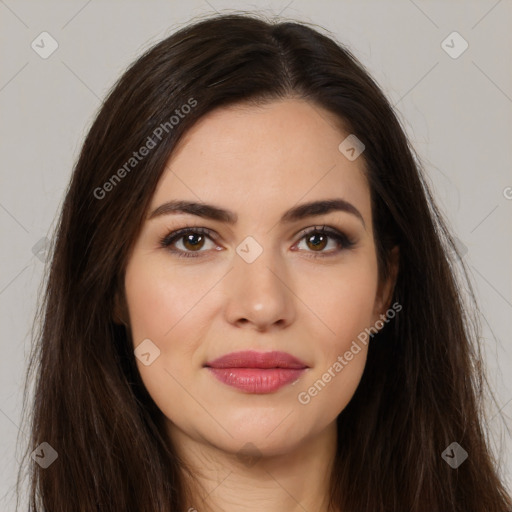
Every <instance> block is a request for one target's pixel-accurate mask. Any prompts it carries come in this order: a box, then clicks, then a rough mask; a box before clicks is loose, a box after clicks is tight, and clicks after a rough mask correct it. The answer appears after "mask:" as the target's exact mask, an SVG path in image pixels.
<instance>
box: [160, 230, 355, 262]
mask: <svg viewBox="0 0 512 512" xmlns="http://www.w3.org/2000/svg"><path fill="white" fill-rule="evenodd" d="M316 233H318V234H322V235H327V236H328V237H330V238H332V239H334V240H335V241H336V242H337V243H338V245H341V246H342V248H341V249H338V250H335V251H331V252H327V253H323V252H319V253H316V254H315V251H307V252H312V253H313V254H312V255H311V256H310V257H312V258H327V257H331V256H336V255H337V254H339V253H340V252H341V251H343V250H349V249H351V248H352V247H353V246H354V245H355V242H354V241H353V240H351V239H350V238H349V237H348V236H347V235H345V234H344V233H342V232H340V231H337V230H335V229H331V228H329V227H327V226H321V227H318V226H315V227H314V228H312V229H310V230H309V231H307V232H305V233H303V234H302V236H301V238H300V239H299V242H300V241H301V240H302V239H304V238H306V237H307V236H309V235H312V234H316ZM188 234H194V235H205V236H207V237H208V238H210V240H212V241H214V240H213V239H212V237H211V235H212V231H211V230H209V229H206V228H197V227H193V226H187V227H184V228H182V229H178V230H177V231H172V232H171V233H169V234H167V235H166V236H164V237H163V238H161V239H160V246H161V247H163V248H165V249H167V250H168V251H170V252H171V253H173V254H175V255H176V256H178V257H179V258H198V257H201V256H200V253H202V252H206V251H182V250H181V249H176V248H172V247H171V246H172V244H173V243H174V242H175V241H177V240H179V239H180V238H183V237H184V236H185V235H188Z"/></svg>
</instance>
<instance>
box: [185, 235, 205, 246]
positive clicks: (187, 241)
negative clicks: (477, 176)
mask: <svg viewBox="0 0 512 512" xmlns="http://www.w3.org/2000/svg"><path fill="white" fill-rule="evenodd" d="M196 238H200V239H202V240H201V241H200V242H195V243H194V242H193V240H194V239H196ZM201 242H204V237H203V235H201V234H198V233H190V234H189V235H186V236H185V237H184V242H183V245H184V246H185V247H186V248H187V249H198V248H199V249H200V248H201V247H197V245H198V244H200V243H201Z"/></svg>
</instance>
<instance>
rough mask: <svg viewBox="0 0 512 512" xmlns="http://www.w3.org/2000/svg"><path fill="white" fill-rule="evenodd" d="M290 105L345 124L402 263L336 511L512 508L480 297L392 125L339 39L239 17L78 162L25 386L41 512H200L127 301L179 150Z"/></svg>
mask: <svg viewBox="0 0 512 512" xmlns="http://www.w3.org/2000/svg"><path fill="white" fill-rule="evenodd" d="M290 97H294V98H303V99H305V100H307V101H309V102H311V103H312V104H314V105H318V106H321V107H323V108H325V109H327V110H329V111H331V112H333V113H334V114H336V115H337V116H338V118H339V119H340V121H341V122H342V123H343V125H344V126H345V127H346V128H347V129H348V130H349V133H352V134H355V135H356V136H357V137H358V138H359V139H360V140H361V141H362V142H363V143H364V145H365V151H364V153H363V155H362V158H364V163H365V167H366V169H365V172H366V174H367V177H368V180H369V184H370V190H371V199H372V215H373V222H374V226H375V241H376V247H377V255H378V261H379V273H380V274H381V275H386V273H387V272H388V269H389V266H388V265H389V261H390V260H389V253H390V249H391V248H392V247H393V246H394V245H396V244H398V245H399V248H400V270H399V274H398V277H397V282H396V287H395V290H394V298H393V301H397V302H398V303H399V304H401V305H402V307H403V311H402V312H401V313H400V315H397V317H396V319H395V320H394V321H392V322H390V323H389V324H388V325H386V327H384V329H382V331H380V332H379V334H377V335H375V336H373V338H372V340H371V342H370V345H369V352H368V360H367V365H366V368H365V370H364V374H363V377H362V380H361V382H360V385H359V387H358V389H357V391H356V393H355V395H354V397H353V399H352V400H351V402H350V403H349V405H348V406H347V407H346V408H345V409H344V410H343V411H342V412H341V414H340V415H339V416H338V419H337V426H338V439H339V442H338V446H337V448H336V450H337V451H336V460H335V465H334V470H333V472H332V475H331V494H330V502H331V505H332V507H333V508H336V507H337V508H339V509H341V510H343V511H359V512H362V511H371V512H385V511H386V512H391V511H393V512H395V511H404V512H405V511H409V512H427V511H428V512H432V511H443V512H470V511H475V512H484V511H485V512H505V511H510V509H511V508H512V505H511V500H510V497H509V496H508V495H507V492H506V490H505V489H504V487H503V485H502V483H501V482H500V479H499V476H498V473H497V462H496V461H495V460H494V458H493V456H492V454H491V451H490V448H489V441H488V439H487V432H486V427H485V416H484V409H483V407H482V404H483V398H485V396H486V394H485V393H484V391H485V389H486V387H485V383H486V381H485V378H484V373H483V371H482V367H481V356H480V349H479V346H478V321H477V318H476V313H475V312H477V310H476V309H475V306H474V304H473V302H471V301H474V295H473V292H472V291H471V286H470V283H469V280H468V278H467V274H466V273H465V267H464V262H463V261H462V259H461V257H460V256H459V255H458V252H457V247H456V246H455V244H454V243H453V240H452V238H451V236H450V233H449V230H448V229H447V227H446V222H445V221H444V220H443V218H442V216H441V214H440V212H439V211H438V209H437V208H436V206H435V203H434V201H433V199H432V196H431V193H430V192H429V189H428V186H427V185H426V183H425V180H424V178H423V176H422V170H421V168H420V165H419V163H418V161H419V160H418V159H417V158H415V154H414V150H413V148H412V147H410V145H409V143H408V140H407V138H406V136H405V134H404V131H403V130H402V128H401V126H400V123H399V121H398V120H397V117H396V115H395V113H394V111H393V108H392V107H391V105H390V104H389V102H388V100H387V99H386V98H385V97H384V95H383V94H382V92H381V91H380V89H379V87H378V86H377V85H376V83H375V82H374V81H373V80H372V78H371V77H370V76H369V74H368V73H367V71H366V70H365V69H364V67H363V66H362V65H361V64H360V63H359V62H358V61H357V60H356V59H355V58H354V56H353V55H352V54H351V53H350V51H349V50H347V49H346V48H344V46H343V45H341V44H339V43H338V42H336V40H335V38H334V37H330V36H327V35H324V34H322V33H321V31H319V30H317V29H315V28H311V27H309V26H306V25H305V24H303V23H296V22H289V21H283V20H279V19H278V20H264V19H263V18H262V17H261V16H255V15H243V14H238V13H232V14H229V15H219V16H214V17H210V18H208V19H205V20H200V21H195V22H194V23H193V24H190V25H188V26H185V27H184V28H182V29H180V30H179V31H178V32H176V33H175V34H173V35H171V36H170V37H168V38H167V39H165V40H163V41H161V42H160V43H158V44H157V45H155V46H154V47H153V48H151V49H150V50H148V51H147V52H146V53H145V54H144V55H143V56H142V57H140V58H139V59H138V60H137V61H136V62H135V63H134V64H133V65H132V66H131V67H130V68H129V69H128V70H127V71H126V72H125V73H124V75H123V76H122V77H121V78H120V80H119V81H118V83H117V84H116V85H115V86H114V87H113V89H112V90H111V92H110V93H109V95H108V97H107V99H106V101H105V102H104V104H103V105H102V107H101V109H100V111H99V113H98V115H97V117H96V119H95V121H94V123H93V125H92V127H91V129H90V131H89V133H88V135H87V137H86V140H85V142H84V144H83V148H82V150H81V154H80V156H79V159H78V162H77V163H76V166H75V168H74V171H73V174H72V177H71V182H70V185H69V188H68V190H67V193H66V197H65V201H64V204H63V207H62V211H61V216H60V219H59V222H58V225H57V227H56V233H55V236H54V238H53V246H52V249H51V264H50V268H49V273H48V277H47V280H46V284H45V291H44V297H43V300H42V301H41V304H40V306H39V310H38V315H37V317H36V322H35V324H34V325H37V329H35V330H36V331H37V332H36V334H35V336H34V338H35V339H34V346H33V351H32V354H31V359H30V362H29V365H28V371H27V381H26V391H25V400H24V412H25V413H26V412H27V396H28V388H29V383H30V382H31V380H32V379H33V380H34V396H33V403H32V402H31V403H30V408H29V410H28V412H29V413H30V418H29V421H30V425H29V428H30V432H31V439H30V445H29V446H28V448H27V450H26V456H25V457H26V463H27V465H28V474H29V480H30V510H31V511H47V512H65V511H66V512H67V511H70V510H73V511H75V512H78V511H88V512H91V511H93V510H94V511H96V510H101V511H121V510H122V511H132V510H133V511H137V512H145V511H147V512H164V511H165V512H169V511H178V510H184V507H185V506H187V504H186V503H184V488H183V483H182V481H183V478H182V476H183V471H185V470H186V468H185V467H184V465H183V461H182V460H180V459H179V458H178V457H177V454H176V453H175V450H174V448H173V446H172V444H171V443H170V441H169V439H168V438H167V437H166V435H165V431H164V427H163V422H162V413H161V411H159V410H158V408H157V407H156V405H155V403H154V402H153V401H152V399H151V397H150V396H149V395H148V393H147V391H146V390H145V388H144V386H143V384H142V381H141V378H140V376H139V374H138V371H137V368H136V365H135V361H134V354H133V347H132V345H131V341H130V339H129V336H128V334H127V331H126V329H125V328H124V327H123V326H122V325H119V324H118V323H117V322H116V321H115V319H114V304H115V297H116V293H122V290H123V286H122V283H123V274H124V269H125V266H126V262H127V258H128V256H129V252H130V248H131V247H132V245H133V242H134V241H135V240H136V238H137V235H138V233H139V230H140V228H141V225H142V222H143V220H144V214H145V212H146V210H147V208H148V205H149V201H150V199H151V197H152V194H153V192H154V190H155V187H156V185H157V183H158V181H159V178H160V176H161V174H162V172H163V169H164V167H165V164H166V162H167V160H168V158H169V156H170V154H171V153H172V151H173V148H174V147H175V146H176V143H177V142H178V140H180V138H181V137H182V136H183V134H184V133H185V132H186V131H187V130H188V129H189V128H190V127H191V126H192V125H193V124H194V123H195V122H196V121H197V120H198V119H200V118H201V117H202V116H204V115H205V114H206V113H208V112H209V111H211V110H212V109H214V108H216V107H219V106H223V105H232V104H236V103H253V104H262V103H265V102H267V101H269V100H275V99H281V98H290ZM185 106H187V107H186V108H185ZM143 146H145V147H146V148H149V150H148V151H147V152H146V151H139V149H140V148H142V147H143ZM134 152H136V153H137V155H138V156H137V157H136V156H134ZM142 153H145V155H144V156H142ZM139 157H140V158H139ZM122 169H124V172H123V171H122ZM460 269H462V272H461V271H460ZM459 274H460V276H461V277H462V278H464V279H465V284H464V286H466V287H468V290H469V297H470V299H471V301H469V303H466V299H465V298H464V297H466V295H468V294H466V293H465V292H463V291H462V290H463V287H462V285H461V284H460V282H462V281H461V280H460V279H459V277H457V276H458V275H459ZM453 442H457V443H458V444H459V445H460V446H461V447H462V448H463V449H464V450H465V451H466V452H467V453H468V454H469V456H468V458H467V460H465V461H464V462H463V463H462V464H461V465H460V466H459V467H457V468H452V467H450V465H449V464H447V462H446V461H445V460H443V457H442V456H441V454H442V452H443V451H444V450H445V449H446V448H447V447H448V446H449V445H450V444H451V443H453ZM41 443H48V444H49V445H50V446H51V447H52V448H53V449H54V450H55V451H56V452H57V454H58V458H57V459H56V460H55V461H54V462H53V463H52V464H51V465H50V466H49V467H47V468H45V469H43V468H42V467H41V466H40V465H39V464H37V463H35V462H34V461H33V460H32V458H31V456H30V454H31V452H32V451H33V450H34V449H36V447H39V446H40V444H41ZM21 472H22V469H20V475H21ZM20 479H21V477H19V479H18V482H19V481H20Z"/></svg>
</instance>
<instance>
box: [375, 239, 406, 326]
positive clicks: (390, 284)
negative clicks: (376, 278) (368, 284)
mask: <svg viewBox="0 0 512 512" xmlns="http://www.w3.org/2000/svg"><path fill="white" fill-rule="evenodd" d="M399 266H400V250H399V248H398V245H395V247H393V249H392V250H391V252H390V254H389V269H388V276H387V278H386V279H381V280H380V282H379V286H378V290H377V295H376V297H375V307H374V314H375V316H376V317H379V316H380V315H381V314H385V313H386V311H387V310H388V309H389V307H390V305H391V300H392V298H393V291H394V289H395V284H396V279H397V276H398V269H399Z"/></svg>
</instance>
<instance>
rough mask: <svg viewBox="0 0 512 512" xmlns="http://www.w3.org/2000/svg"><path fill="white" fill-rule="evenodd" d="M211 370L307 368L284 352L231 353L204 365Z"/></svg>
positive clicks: (247, 351)
mask: <svg viewBox="0 0 512 512" xmlns="http://www.w3.org/2000/svg"><path fill="white" fill-rule="evenodd" d="M205 366H209V367H211V368H294V369H299V368H308V366H307V365H306V364H305V363H304V362H302V361H301V360H300V359H297V358H296V357H294V356H292V355H291V354H288V353H286V352H278V351H274V352H256V351H253V350H245V351H242V352H232V353H231V354H226V355H224V356H222V357H219V358H217V359H215V360H214V361H209V362H207V363H206V364H205Z"/></svg>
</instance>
